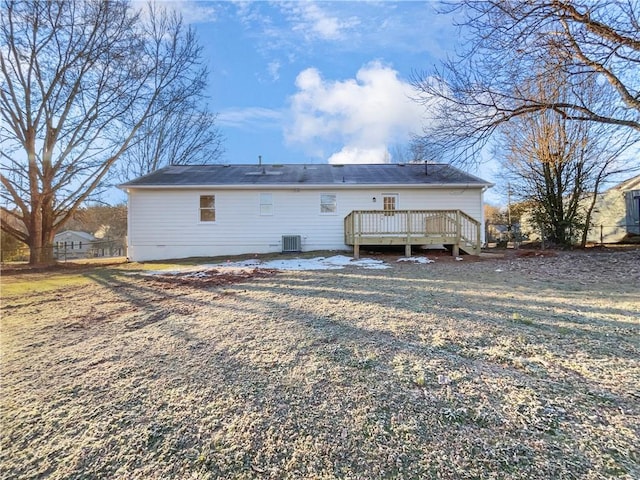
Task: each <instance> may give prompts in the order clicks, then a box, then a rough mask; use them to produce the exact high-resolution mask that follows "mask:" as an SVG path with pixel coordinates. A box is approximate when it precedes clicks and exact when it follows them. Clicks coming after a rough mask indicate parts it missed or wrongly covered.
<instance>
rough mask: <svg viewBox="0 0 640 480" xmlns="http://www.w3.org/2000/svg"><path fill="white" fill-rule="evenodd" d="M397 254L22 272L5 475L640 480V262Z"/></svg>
mask: <svg viewBox="0 0 640 480" xmlns="http://www.w3.org/2000/svg"><path fill="white" fill-rule="evenodd" d="M380 258H382V257H378V259H380ZM383 259H384V260H386V261H387V262H388V263H389V264H390V265H391V268H388V269H384V270H367V269H363V268H357V267H352V266H348V267H346V268H345V269H343V270H319V271H298V272H296V271H281V272H277V273H276V272H275V271H272V270H255V269H241V270H237V271H234V270H229V271H226V270H224V269H220V270H211V271H208V272H201V273H199V274H198V275H191V276H188V277H187V276H184V275H170V274H166V275H153V276H145V275H139V274H135V270H134V268H135V267H131V266H128V267H127V266H112V267H101V268H93V269H92V268H87V269H85V270H81V271H78V272H76V273H73V274H71V273H69V272H63V273H61V274H58V273H51V272H49V273H46V272H45V273H40V274H15V275H9V276H7V275H4V274H3V278H2V286H3V299H2V323H1V330H0V332H1V345H0V346H1V352H2V357H1V362H2V363H1V366H2V379H1V385H0V387H1V392H2V401H1V405H0V422H1V424H0V427H1V432H0V435H1V437H0V438H1V440H0V477H2V478H43V477H47V478H65V479H68V478H71V479H85V478H109V479H111V478H127V479H137V478H139V479H143V478H144V479H148V478H151V479H153V478H157V479H171V478H175V479H196V478H202V479H206V478H211V479H213V478H240V479H253V478H258V479H271V478H272V479H281V478H291V479H294V478H295V479H299V478H314V479H315V478H320V479H332V478H343V479H374V478H375V479H377V478H443V479H467V478H468V479H471V478H495V479H499V478H504V479H511V478H527V479H550V478H585V479H590V478H593V479H600V478H626V479H632V478H640V447H639V445H640V387H639V385H640V320H639V319H640V251H639V250H635V251H619V252H613V253H611V252H588V253H584V252H576V253H562V254H559V255H558V256H556V257H546V256H545V257H511V258H505V259H491V260H481V261H473V262H472V261H469V260H470V259H469V258H465V260H463V261H459V262H456V261H451V260H450V259H437V260H436V262H435V263H430V264H414V263H410V262H402V263H397V262H396V261H395V260H397V257H389V256H387V257H384V258H383ZM132 273H134V274H133V275H132ZM219 274H222V275H219ZM29 275H33V276H29ZM59 275H67V276H69V278H72V279H76V280H72V281H67V280H68V279H62V280H60V276H59ZM40 281H43V282H48V283H47V288H38V286H37V284H38V282H40ZM25 283H28V284H32V286H33V288H32V289H22V286H23V284H25Z"/></svg>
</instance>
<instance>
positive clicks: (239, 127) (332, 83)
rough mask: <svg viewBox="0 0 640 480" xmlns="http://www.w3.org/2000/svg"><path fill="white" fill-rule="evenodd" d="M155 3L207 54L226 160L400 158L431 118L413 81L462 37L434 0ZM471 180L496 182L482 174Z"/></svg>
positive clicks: (213, 104)
mask: <svg viewBox="0 0 640 480" xmlns="http://www.w3.org/2000/svg"><path fill="white" fill-rule="evenodd" d="M159 3H162V4H164V5H165V6H167V7H169V8H174V9H176V10H177V11H179V12H180V13H181V14H182V16H183V19H184V20H185V22H186V23H188V24H190V25H192V26H193V27H194V28H195V29H196V32H197V34H198V37H199V40H200V42H201V44H202V45H203V47H204V57H205V59H206V61H207V63H208V67H209V71H210V74H209V88H208V96H209V98H210V100H209V107H210V110H212V111H213V112H216V113H217V114H218V118H217V123H218V127H219V128H220V130H221V132H222V134H223V135H224V137H225V139H226V140H225V144H224V147H225V154H224V156H223V157H222V158H221V160H220V161H221V162H223V163H255V162H257V161H258V156H259V155H261V156H262V159H263V162H265V163H303V162H304V163H326V162H330V163H380V162H386V161H394V160H395V161H398V160H401V158H399V156H400V154H399V151H400V150H402V148H406V146H407V145H408V142H409V139H410V136H411V134H413V133H420V132H421V130H422V127H423V124H424V122H426V121H428V120H427V119H428V112H425V110H424V107H422V106H421V105H419V104H418V103H416V102H414V101H412V100H411V97H412V96H414V95H415V92H414V91H413V89H412V87H411V84H410V82H411V77H412V75H414V74H416V73H418V72H429V73H430V72H432V71H433V68H434V67H435V66H436V65H438V64H439V63H440V62H441V61H442V60H444V59H445V58H446V56H447V55H453V54H454V53H455V48H456V45H457V42H458V41H459V30H458V28H457V27H456V26H455V25H454V19H453V17H452V16H451V15H443V14H438V13H437V12H436V9H437V8H438V7H439V2H436V1H400V2H393V1H332V2H329V1H289V2H287V1H272V2H268V1H258V2H240V1H213V2H208V1H192V0H182V1H170V2H169V1H164V2H163V1H160V2H159ZM471 173H475V174H478V175H480V176H482V177H483V178H485V179H487V180H493V178H492V174H491V169H490V168H489V167H480V169H479V171H474V172H471ZM493 195H495V193H493Z"/></svg>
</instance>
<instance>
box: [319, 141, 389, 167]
mask: <svg viewBox="0 0 640 480" xmlns="http://www.w3.org/2000/svg"><path fill="white" fill-rule="evenodd" d="M390 159H391V158H390V156H389V151H388V150H387V146H386V145H379V146H377V147H371V148H359V147H351V146H345V147H343V148H342V150H340V151H339V152H336V153H334V154H333V155H331V156H330V157H329V160H328V162H329V163H334V164H338V165H341V164H345V163H389V161H390Z"/></svg>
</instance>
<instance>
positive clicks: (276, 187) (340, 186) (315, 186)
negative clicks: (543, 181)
mask: <svg viewBox="0 0 640 480" xmlns="http://www.w3.org/2000/svg"><path fill="white" fill-rule="evenodd" d="M493 186H494V184H493V183H434V184H424V183H370V184H364V183H318V184H297V183H287V184H284V183H283V184H276V183H269V184H251V185H222V184H202V185H127V184H126V183H125V184H122V185H118V188H119V189H120V190H123V191H125V192H128V191H129V190H211V189H216V190H322V189H326V190H328V189H332V190H343V189H349V190H354V189H358V190H366V189H372V188H377V189H380V188H382V189H385V188H386V189H388V188H428V189H443V188H461V189H468V188H481V189H482V190H483V192H484V191H485V190H486V189H488V188H491V187H493Z"/></svg>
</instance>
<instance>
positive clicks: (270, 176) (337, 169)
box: [120, 164, 491, 189]
mask: <svg viewBox="0 0 640 480" xmlns="http://www.w3.org/2000/svg"><path fill="white" fill-rule="evenodd" d="M427 172H428V173H427ZM253 185H255V186H260V185H264V186H276V187H277V186H289V185H295V186H300V187H303V186H315V185H317V186H325V185H335V186H338V185H344V186H347V185H425V186H426V185H433V186H437V185H465V186H476V187H483V186H491V183H489V182H487V181H485V180H482V179H480V178H478V177H475V176H473V175H469V174H467V173H464V172H463V171H461V170H458V169H457V168H455V167H452V166H451V165H446V164H429V165H428V166H427V167H426V168H425V164H369V165H361V164H349V165H330V164H307V165H305V164H283V165H262V166H260V165H172V166H170V167H165V168H162V169H160V170H156V171H155V172H152V173H150V174H148V175H145V176H143V177H139V178H136V179H135V180H131V181H130V182H127V183H124V184H122V185H120V187H121V188H124V189H126V188H136V187H143V188H144V187H169V188H176V187H186V188H189V187H205V186H247V187H250V186H253Z"/></svg>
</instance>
